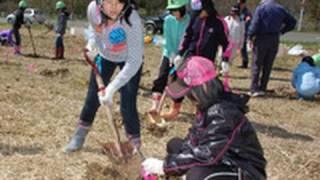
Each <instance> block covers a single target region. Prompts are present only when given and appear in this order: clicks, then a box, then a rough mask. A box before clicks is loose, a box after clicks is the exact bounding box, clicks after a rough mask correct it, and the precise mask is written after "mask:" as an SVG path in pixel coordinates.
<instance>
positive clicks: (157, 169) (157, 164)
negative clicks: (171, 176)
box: [142, 158, 164, 175]
mask: <svg viewBox="0 0 320 180" xmlns="http://www.w3.org/2000/svg"><path fill="white" fill-rule="evenodd" d="M142 167H143V169H144V170H145V171H146V172H148V173H149V174H156V175H164V171H163V161H162V160H159V159H156V158H148V159H146V160H144V161H143V162H142Z"/></svg>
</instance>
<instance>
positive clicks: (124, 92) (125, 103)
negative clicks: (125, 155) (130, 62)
mask: <svg viewBox="0 0 320 180" xmlns="http://www.w3.org/2000/svg"><path fill="white" fill-rule="evenodd" d="M95 61H96V63H97V64H98V66H99V71H100V74H101V77H102V79H103V82H104V84H105V85H106V86H107V85H108V83H109V82H110V78H111V77H112V75H113V73H114V71H115V69H116V68H117V67H118V66H119V67H120V69H122V68H123V66H124V65H125V63H115V62H111V61H108V60H106V59H103V58H102V57H101V56H99V55H98V56H96V58H95ZM141 71H142V67H141V68H140V70H139V71H138V72H137V73H136V74H135V75H134V76H133V77H132V78H131V79H130V81H129V82H128V83H127V84H126V85H124V86H123V87H122V88H121V89H120V95H121V98H120V99H121V101H120V106H121V107H120V111H121V115H122V118H123V121H124V127H125V130H126V133H127V134H129V135H131V136H132V137H140V121H139V116H138V111H137V95H138V89H139V83H140V77H141ZM97 93H98V85H97V83H96V80H95V75H94V73H93V72H92V71H91V76H90V82H89V87H88V93H87V97H86V100H85V104H84V107H83V109H82V112H81V115H80V120H82V121H83V122H84V123H85V124H87V125H91V124H92V123H93V121H94V117H95V115H96V112H97V110H98V108H99V107H100V103H99V99H98V94H97Z"/></svg>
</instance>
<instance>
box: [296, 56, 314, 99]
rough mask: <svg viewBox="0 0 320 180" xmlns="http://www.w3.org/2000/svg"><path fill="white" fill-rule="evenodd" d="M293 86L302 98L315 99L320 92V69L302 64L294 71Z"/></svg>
mask: <svg viewBox="0 0 320 180" xmlns="http://www.w3.org/2000/svg"><path fill="white" fill-rule="evenodd" d="M292 85H293V86H294V87H295V89H296V91H297V92H298V94H299V95H300V96H303V97H305V98H313V97H314V95H315V94H317V93H319V92H320V68H317V67H313V66H310V65H309V64H308V63H306V62H302V63H300V64H299V65H298V66H297V67H296V68H295V69H294V71H293V76H292Z"/></svg>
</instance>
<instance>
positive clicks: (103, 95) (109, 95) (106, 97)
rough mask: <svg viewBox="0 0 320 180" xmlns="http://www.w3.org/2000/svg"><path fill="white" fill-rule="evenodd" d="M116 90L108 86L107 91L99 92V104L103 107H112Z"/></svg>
mask: <svg viewBox="0 0 320 180" xmlns="http://www.w3.org/2000/svg"><path fill="white" fill-rule="evenodd" d="M114 93H115V90H114V88H113V87H112V86H110V85H109V86H107V88H106V89H105V90H102V91H100V92H98V97H99V102H100V105H101V106H105V105H108V106H112V102H113V101H112V100H113V94H114Z"/></svg>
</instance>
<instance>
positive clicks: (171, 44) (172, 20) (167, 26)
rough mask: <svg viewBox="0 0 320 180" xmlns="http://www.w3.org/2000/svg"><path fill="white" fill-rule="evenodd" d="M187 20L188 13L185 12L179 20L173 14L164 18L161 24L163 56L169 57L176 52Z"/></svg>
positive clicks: (188, 17)
mask: <svg viewBox="0 0 320 180" xmlns="http://www.w3.org/2000/svg"><path fill="white" fill-rule="evenodd" d="M189 21H190V16H189V14H186V15H185V16H184V18H183V19H182V20H181V21H178V20H177V19H176V17H175V16H173V15H168V16H167V17H166V18H165V20H164V26H163V38H164V43H163V56H165V57H167V58H171V57H172V56H174V55H176V54H177V53H178V50H179V45H180V41H181V40H182V38H183V35H184V33H185V30H186V28H187V26H188V24H189Z"/></svg>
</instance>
